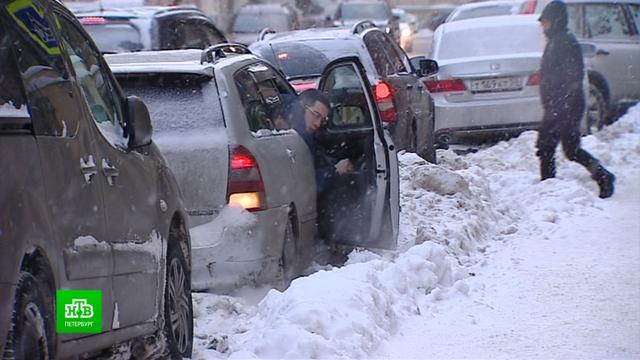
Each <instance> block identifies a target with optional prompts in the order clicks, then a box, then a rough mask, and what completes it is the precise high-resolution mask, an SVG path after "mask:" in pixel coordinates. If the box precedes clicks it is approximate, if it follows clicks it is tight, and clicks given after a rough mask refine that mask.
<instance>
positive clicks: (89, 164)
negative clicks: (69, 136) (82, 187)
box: [80, 155, 98, 184]
mask: <svg viewBox="0 0 640 360" xmlns="http://www.w3.org/2000/svg"><path fill="white" fill-rule="evenodd" d="M80 172H81V173H82V175H84V182H86V183H87V184H91V177H92V176H93V175H95V174H97V173H98V167H97V166H96V163H95V161H93V155H89V157H88V158H87V160H85V159H83V158H80Z"/></svg>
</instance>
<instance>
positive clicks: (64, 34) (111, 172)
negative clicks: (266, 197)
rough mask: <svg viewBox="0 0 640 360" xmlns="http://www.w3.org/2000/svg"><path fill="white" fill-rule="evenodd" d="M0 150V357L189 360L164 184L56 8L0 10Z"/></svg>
mask: <svg viewBox="0 0 640 360" xmlns="http://www.w3.org/2000/svg"><path fill="white" fill-rule="evenodd" d="M0 151H1V152H2V157H0V172H1V173H2V174H4V175H5V176H3V179H2V182H1V184H2V185H1V186H0V204H1V206H0V249H2V251H0V356H2V357H3V358H7V359H8V358H10V359H50V358H67V357H74V356H82V357H85V356H93V355H98V354H102V352H103V351H106V352H107V353H108V352H109V350H110V349H111V348H112V346H113V345H114V344H121V343H122V344H128V345H129V346H130V348H131V349H137V350H135V351H134V350H132V351H133V352H134V356H136V357H139V358H140V357H144V356H151V353H154V354H155V356H158V357H162V358H177V357H189V356H190V355H191V349H192V334H193V323H192V305H191V289H190V263H191V252H190V237H189V232H188V226H187V223H186V221H187V219H186V214H185V212H184V211H183V205H182V200H181V198H180V196H179V191H178V187H177V185H176V181H175V179H174V177H173V174H172V172H171V171H170V170H169V168H168V167H167V166H166V164H165V162H164V160H163V157H162V156H161V155H160V153H159V152H158V149H157V148H156V146H155V145H154V143H153V142H152V141H151V125H150V120H149V115H148V112H147V109H146V106H145V105H144V103H143V102H142V101H140V100H139V99H138V98H135V97H129V98H125V97H124V96H123V95H122V93H121V90H120V89H119V87H118V85H117V83H116V81H115V78H113V75H112V74H111V72H110V70H109V68H108V67H107V65H106V63H105V62H104V60H103V59H102V57H101V55H100V52H99V51H98V49H97V48H96V47H95V45H94V44H93V42H92V41H91V39H90V37H89V35H87V34H86V33H85V32H84V30H83V29H82V26H81V25H80V23H79V22H78V21H77V20H76V19H75V18H74V16H73V15H72V14H71V13H70V12H69V11H68V10H67V9H66V8H65V7H64V6H62V5H61V3H60V2H57V1H43V0H29V1H25V0H16V1H2V2H1V3H0ZM87 291H88V292H90V293H91V294H93V295H91V296H90V295H86V292H87ZM93 296H95V297H93ZM68 297H70V298H68ZM65 299H67V300H69V302H66V300H65ZM83 319H92V320H90V321H89V320H86V321H89V323H87V322H84V321H85V320H83ZM80 320H82V321H80ZM79 324H85V325H87V326H88V325H91V329H90V331H84V330H83V329H82V328H81V327H82V326H83V325H79ZM78 326H80V328H79V327H78ZM152 344H156V345H162V346H150V345H152ZM120 347H121V345H118V348H120ZM105 348H106V349H107V350H104V349H105ZM147 350H148V351H147ZM145 352H147V353H146V354H145Z"/></svg>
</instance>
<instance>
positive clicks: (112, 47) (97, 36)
mask: <svg viewBox="0 0 640 360" xmlns="http://www.w3.org/2000/svg"><path fill="white" fill-rule="evenodd" d="M84 28H85V29H86V30H87V32H88V33H89V35H91V37H92V38H93V41H95V42H96V45H98V49H100V51H101V52H103V53H121V52H130V51H139V50H142V49H143V48H144V46H143V45H142V40H141V39H140V31H138V29H137V28H136V27H135V26H133V25H132V24H131V23H107V24H96V25H86V24H85V25H84Z"/></svg>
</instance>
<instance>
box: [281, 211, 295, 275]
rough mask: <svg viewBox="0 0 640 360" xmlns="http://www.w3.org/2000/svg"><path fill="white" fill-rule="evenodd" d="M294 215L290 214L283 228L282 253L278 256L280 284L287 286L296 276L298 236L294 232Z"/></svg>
mask: <svg viewBox="0 0 640 360" xmlns="http://www.w3.org/2000/svg"><path fill="white" fill-rule="evenodd" d="M294 218H295V216H294V215H293V214H290V215H289V217H288V220H287V225H286V226H285V230H284V239H283V241H282V255H281V257H280V269H281V276H282V285H283V287H284V288H287V287H288V286H289V284H291V281H293V279H295V278H296V277H297V276H298V266H297V262H298V258H297V251H298V236H297V234H296V231H295V228H294V226H293V224H294Z"/></svg>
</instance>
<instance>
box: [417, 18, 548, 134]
mask: <svg viewBox="0 0 640 360" xmlns="http://www.w3.org/2000/svg"><path fill="white" fill-rule="evenodd" d="M544 43H545V40H544V35H543V32H542V28H541V27H540V24H539V23H538V21H537V16H535V15H513V16H496V17H481V18H476V19H469V20H460V21H454V22H448V23H444V24H442V25H441V26H440V27H438V29H437V30H436V32H435V35H434V44H433V57H434V59H435V60H436V61H438V64H439V65H440V71H439V73H438V74H437V76H435V77H433V78H432V79H429V80H428V81H427V87H428V88H429V92H430V93H431V96H432V97H433V101H434V108H435V134H436V135H435V137H436V141H437V142H438V143H439V144H440V145H441V146H447V145H448V144H456V143H466V142H469V141H475V140H485V139H486V138H487V137H492V138H493V137H508V136H513V135H517V134H519V133H521V132H522V131H525V130H530V129H536V128H537V127H538V125H539V123H540V121H541V120H542V104H541V101H540V95H539V76H538V70H539V68H540V59H541V57H542V51H543V49H544Z"/></svg>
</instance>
